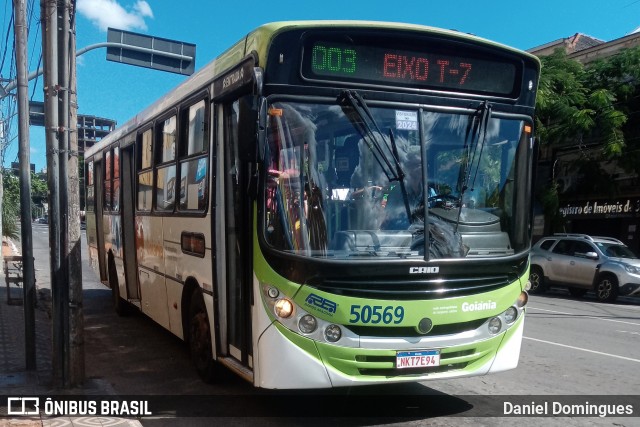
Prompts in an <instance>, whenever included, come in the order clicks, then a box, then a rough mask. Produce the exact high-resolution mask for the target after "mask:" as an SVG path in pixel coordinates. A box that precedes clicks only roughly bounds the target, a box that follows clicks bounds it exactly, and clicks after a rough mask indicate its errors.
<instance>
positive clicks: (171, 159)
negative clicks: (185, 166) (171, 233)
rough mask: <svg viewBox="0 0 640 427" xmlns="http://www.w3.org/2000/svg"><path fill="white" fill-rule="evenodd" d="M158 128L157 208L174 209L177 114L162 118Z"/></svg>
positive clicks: (162, 209) (160, 209)
mask: <svg viewBox="0 0 640 427" xmlns="http://www.w3.org/2000/svg"><path fill="white" fill-rule="evenodd" d="M156 130H157V133H156V137H157V138H158V140H157V144H158V154H159V158H158V159H157V160H158V162H159V163H160V165H159V166H158V167H157V168H156V204H155V209H156V210H158V211H173V208H174V206H175V202H176V198H175V193H176V164H175V159H176V131H177V129H176V116H175V115H174V116H170V117H168V118H167V119H165V120H162V121H161V122H160V124H159V125H158V126H157V128H156Z"/></svg>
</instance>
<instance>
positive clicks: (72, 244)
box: [66, 0, 85, 387]
mask: <svg viewBox="0 0 640 427" xmlns="http://www.w3.org/2000/svg"><path fill="white" fill-rule="evenodd" d="M67 2H68V7H67V8H66V10H67V14H68V16H69V132H70V137H69V162H68V166H69V167H68V172H69V175H68V176H69V186H68V188H69V229H68V234H69V245H68V251H67V253H68V256H67V258H68V260H69V288H70V291H69V311H70V312H69V333H70V347H69V357H70V363H69V365H70V366H69V368H70V369H69V382H70V384H71V386H72V387H73V386H75V385H79V384H81V383H82V382H84V374H85V369H84V311H83V298H82V256H81V242H80V239H81V236H80V180H81V179H82V177H81V176H79V173H80V167H79V166H80V165H79V159H78V101H77V99H78V97H77V91H76V20H75V17H76V13H75V12H76V2H75V0H67Z"/></svg>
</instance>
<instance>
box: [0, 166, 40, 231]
mask: <svg viewBox="0 0 640 427" xmlns="http://www.w3.org/2000/svg"><path fill="white" fill-rule="evenodd" d="M2 179H3V183H4V194H3V200H2V234H3V235H4V236H6V237H10V238H12V239H18V238H19V237H20V234H19V232H18V230H19V222H20V211H21V206H20V180H19V179H18V177H17V176H15V175H14V174H12V173H10V172H8V171H5V172H4V173H3V175H2ZM47 193H48V187H47V182H46V181H44V180H42V179H41V178H39V177H38V176H37V175H35V174H31V198H32V201H33V202H35V203H38V204H39V203H42V201H43V200H46V198H47Z"/></svg>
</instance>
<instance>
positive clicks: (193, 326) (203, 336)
mask: <svg viewBox="0 0 640 427" xmlns="http://www.w3.org/2000/svg"><path fill="white" fill-rule="evenodd" d="M189 350H190V353H191V360H192V361H193V364H194V365H195V367H196V371H197V372H198V375H199V376H200V377H201V378H202V380H203V381H205V382H207V383H210V382H213V380H214V379H215V376H216V375H215V374H216V362H215V361H214V360H213V351H212V346H211V324H210V322H209V316H208V315H207V309H206V307H205V305H204V299H203V298H202V294H201V293H200V291H199V289H196V290H195V291H194V293H193V296H192V297H191V305H190V307H189Z"/></svg>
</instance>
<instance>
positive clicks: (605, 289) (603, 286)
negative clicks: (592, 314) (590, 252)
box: [595, 274, 620, 302]
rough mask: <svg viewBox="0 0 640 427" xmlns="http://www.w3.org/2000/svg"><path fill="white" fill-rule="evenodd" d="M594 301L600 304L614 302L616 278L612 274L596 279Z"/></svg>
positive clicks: (618, 290) (617, 289)
mask: <svg viewBox="0 0 640 427" xmlns="http://www.w3.org/2000/svg"><path fill="white" fill-rule="evenodd" d="M595 291H596V299H597V300H598V301H600V302H615V300H616V299H618V293H619V292H620V289H619V288H618V278H617V277H616V276H614V275H613V274H603V275H601V276H599V277H598V280H597V281H596V285H595Z"/></svg>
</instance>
